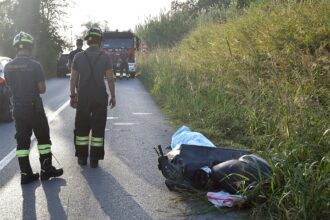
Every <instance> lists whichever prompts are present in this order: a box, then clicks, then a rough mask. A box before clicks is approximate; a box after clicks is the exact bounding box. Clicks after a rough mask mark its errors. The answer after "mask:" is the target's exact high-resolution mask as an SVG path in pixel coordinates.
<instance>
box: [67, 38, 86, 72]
mask: <svg viewBox="0 0 330 220" xmlns="http://www.w3.org/2000/svg"><path fill="white" fill-rule="evenodd" d="M83 45H84V41H83V40H82V39H77V41H76V46H77V49H75V50H73V51H71V52H70V53H69V59H68V67H69V70H71V67H72V62H73V58H74V56H75V55H76V54H77V53H79V52H82V51H83V49H82V47H83Z"/></svg>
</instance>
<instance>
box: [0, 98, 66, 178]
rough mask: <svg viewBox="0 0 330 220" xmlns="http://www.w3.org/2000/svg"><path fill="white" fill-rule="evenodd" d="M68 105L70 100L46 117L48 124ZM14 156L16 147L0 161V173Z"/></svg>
mask: <svg viewBox="0 0 330 220" xmlns="http://www.w3.org/2000/svg"><path fill="white" fill-rule="evenodd" d="M69 104H70V100H68V101H66V102H65V103H64V104H62V105H61V106H60V107H59V108H58V109H57V110H56V111H55V112H54V113H52V114H50V115H47V119H48V123H49V124H50V123H52V122H53V121H54V120H55V118H56V117H57V116H58V115H59V114H60V113H61V112H62V111H63V110H64V109H66V107H68V106H69ZM33 140H35V136H34V135H33V136H32V137H31V141H33ZM15 156H16V147H15V148H14V149H13V150H12V151H11V152H10V153H9V154H7V155H6V156H5V157H4V158H3V159H2V160H1V161H0V172H1V171H2V170H3V169H4V168H5V167H6V166H7V165H8V164H9V163H10V162H11V161H12V160H13V159H14V158H15Z"/></svg>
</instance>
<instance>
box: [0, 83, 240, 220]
mask: <svg viewBox="0 0 330 220" xmlns="http://www.w3.org/2000/svg"><path fill="white" fill-rule="evenodd" d="M68 86H69V82H68V79H67V78H62V79H50V80H47V93H46V94H45V95H44V96H43V100H44V106H45V109H46V114H47V116H48V120H49V121H50V131H51V139H52V142H53V147H52V151H53V154H54V155H55V157H56V158H57V160H58V162H59V163H60V164H58V163H57V162H56V161H55V160H53V163H54V165H56V166H57V167H63V169H64V175H63V176H62V177H61V178H58V179H53V180H51V181H47V182H41V181H37V182H35V183H32V184H29V185H24V186H21V185H20V174H19V168H18V163H17V159H16V158H14V154H13V153H14V152H15V146H16V142H15V139H14V134H15V126H14V123H9V124H0V187H1V188H0V213H1V214H0V219H2V220H4V219H27V220H31V219H32V220H33V219H59V220H62V219H79V220H82V219H118V220H119V219H120V220H124V219H125V220H126V219H239V218H242V215H241V213H227V214H225V213H223V214H219V213H218V214H216V215H214V214H212V215H200V216H187V215H186V213H190V212H191V211H195V210H194V209H195V208H194V206H193V205H192V204H191V202H185V201H181V202H177V199H176V198H177V194H175V193H172V192H169V191H168V190H167V188H166V186H165V184H164V178H163V176H162V175H161V173H160V172H159V171H158V168H157V156H156V153H155V151H154V150H153V147H155V146H157V145H159V144H161V145H162V146H168V145H169V144H170V141H171V136H172V134H173V132H174V131H175V130H174V128H172V127H171V126H170V125H169V123H168V122H167V121H166V119H165V118H164V116H163V115H162V114H161V112H160V110H159V109H158V107H157V106H156V105H155V103H154V102H153V100H152V98H151V97H150V95H149V94H148V93H147V92H146V91H145V89H144V88H143V86H142V84H141V83H140V81H139V80H138V79H130V80H118V81H117V82H116V93H117V95H116V97H117V106H116V108H115V109H113V110H109V111H108V121H107V128H106V140H105V160H103V161H101V162H100V167H99V168H98V169H91V168H90V167H89V166H86V167H80V166H79V165H78V164H77V160H76V158H75V157H74V146H73V140H72V138H73V128H74V115H75V111H74V110H73V109H71V108H70V107H69V105H68V91H69V88H68ZM38 158H39V156H38V152H37V148H36V142H35V140H34V141H33V142H32V148H31V153H30V160H31V165H32V167H33V170H34V171H37V172H39V169H40V165H39V160H38Z"/></svg>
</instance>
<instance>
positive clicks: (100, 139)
mask: <svg viewBox="0 0 330 220" xmlns="http://www.w3.org/2000/svg"><path fill="white" fill-rule="evenodd" d="M103 141H104V138H97V137H92V142H103Z"/></svg>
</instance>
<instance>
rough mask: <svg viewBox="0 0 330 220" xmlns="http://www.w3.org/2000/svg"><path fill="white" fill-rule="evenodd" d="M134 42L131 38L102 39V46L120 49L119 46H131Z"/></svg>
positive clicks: (126, 47) (127, 47)
mask: <svg viewBox="0 0 330 220" xmlns="http://www.w3.org/2000/svg"><path fill="white" fill-rule="evenodd" d="M133 47H134V42H133V39H122V38H120V39H119V38H115V39H104V40H103V42H102V48H104V49H120V48H125V49H129V48H133Z"/></svg>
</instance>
